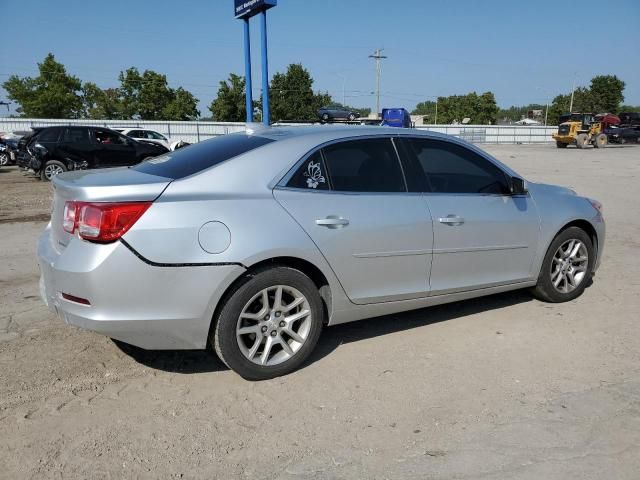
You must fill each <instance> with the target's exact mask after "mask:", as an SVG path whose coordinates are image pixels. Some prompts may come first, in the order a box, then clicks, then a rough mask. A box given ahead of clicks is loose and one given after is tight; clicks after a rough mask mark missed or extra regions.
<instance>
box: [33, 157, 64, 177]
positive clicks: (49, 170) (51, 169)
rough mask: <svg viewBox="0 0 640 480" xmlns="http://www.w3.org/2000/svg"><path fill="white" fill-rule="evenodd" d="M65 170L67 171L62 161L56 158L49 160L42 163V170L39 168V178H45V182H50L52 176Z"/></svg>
mask: <svg viewBox="0 0 640 480" xmlns="http://www.w3.org/2000/svg"><path fill="white" fill-rule="evenodd" d="M66 171H67V167H66V166H65V165H64V163H62V162H60V161H58V160H49V161H48V162H46V163H45V164H44V167H42V170H40V178H41V179H42V180H46V181H47V182H50V181H51V180H52V179H53V177H55V176H56V175H59V174H61V173H63V172H66Z"/></svg>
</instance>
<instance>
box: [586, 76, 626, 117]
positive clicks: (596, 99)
mask: <svg viewBox="0 0 640 480" xmlns="http://www.w3.org/2000/svg"><path fill="white" fill-rule="evenodd" d="M624 86H625V83H624V82H623V81H622V80H620V79H619V78H618V77H616V76H615V75H598V76H597V77H593V78H592V79H591V86H590V88H589V96H590V102H591V111H592V112H594V113H605V112H607V113H618V111H619V110H618V109H619V107H620V104H621V103H622V102H623V100H624V95H623V92H624Z"/></svg>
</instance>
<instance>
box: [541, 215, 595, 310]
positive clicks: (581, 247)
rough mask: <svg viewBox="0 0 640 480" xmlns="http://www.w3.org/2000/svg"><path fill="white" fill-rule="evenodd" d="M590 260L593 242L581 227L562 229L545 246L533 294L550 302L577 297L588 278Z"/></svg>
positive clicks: (589, 275) (593, 258)
mask: <svg viewBox="0 0 640 480" xmlns="http://www.w3.org/2000/svg"><path fill="white" fill-rule="evenodd" d="M594 260H595V255H594V250H593V243H592V242H591V238H589V235H587V233H586V232H585V231H584V230H582V229H581V228H578V227H569V228H567V229H566V230H563V231H562V232H560V233H559V234H558V235H557V236H556V238H555V239H554V240H553V242H551V245H550V246H549V249H548V250H547V254H546V255H545V257H544V261H543V263H542V268H541V269H540V275H539V276H538V283H537V284H536V286H535V287H534V289H533V294H534V295H535V296H536V297H537V298H539V299H540V300H544V301H546V302H553V303H559V302H568V301H569V300H573V299H574V298H577V297H579V296H580V295H581V294H582V292H583V291H584V289H585V288H586V287H587V284H588V282H589V280H590V279H591V272H592V271H593V262H594Z"/></svg>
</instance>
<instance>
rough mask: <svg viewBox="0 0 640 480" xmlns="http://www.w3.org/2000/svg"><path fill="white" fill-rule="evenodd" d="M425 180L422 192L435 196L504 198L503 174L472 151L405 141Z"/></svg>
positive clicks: (434, 142) (444, 144) (436, 142)
mask: <svg viewBox="0 0 640 480" xmlns="http://www.w3.org/2000/svg"><path fill="white" fill-rule="evenodd" d="M405 142H406V143H405V145H406V146H407V149H408V151H409V152H408V153H409V155H413V156H414V158H415V159H416V160H417V162H416V163H417V164H418V166H419V167H420V168H421V170H422V171H423V172H424V175H425V176H426V182H427V183H426V185H425V188H424V191H429V190H430V191H432V192H437V193H484V194H507V193H509V188H508V185H507V179H506V176H505V174H504V172H503V171H502V170H500V169H499V168H498V167H497V166H496V165H494V164H493V163H491V162H490V161H489V160H487V159H486V158H483V157H482V156H480V155H478V154H477V153H475V152H474V151H472V150H469V149H468V148H465V147H463V146H462V145H457V144H455V143H452V142H443V141H439V140H428V139H407V140H405Z"/></svg>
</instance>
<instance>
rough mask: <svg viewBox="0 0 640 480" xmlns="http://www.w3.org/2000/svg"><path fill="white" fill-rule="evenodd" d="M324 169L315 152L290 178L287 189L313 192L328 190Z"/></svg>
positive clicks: (318, 154) (320, 159)
mask: <svg viewBox="0 0 640 480" xmlns="http://www.w3.org/2000/svg"><path fill="white" fill-rule="evenodd" d="M326 171H327V170H326V168H325V166H324V161H323V160H322V155H320V152H319V151H317V152H315V153H313V154H312V155H310V156H309V158H307V159H306V160H305V161H304V162H303V163H302V165H301V166H300V167H298V170H297V171H296V173H295V174H294V175H293V177H291V180H289V183H287V187H292V188H305V189H313V190H329V181H328V179H327V174H326Z"/></svg>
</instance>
